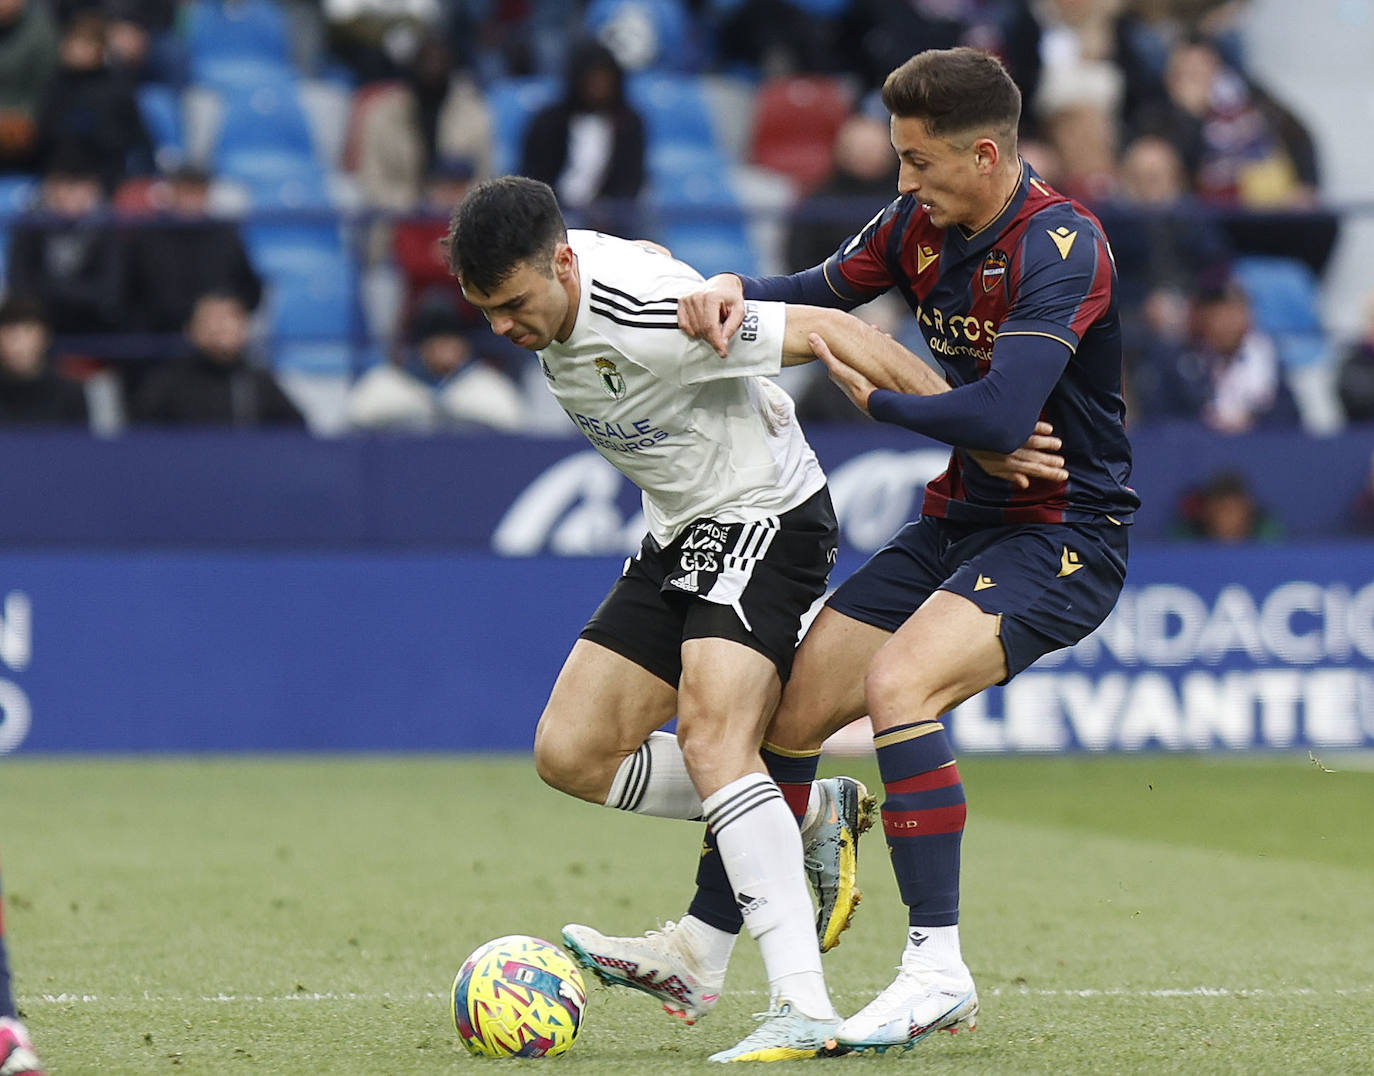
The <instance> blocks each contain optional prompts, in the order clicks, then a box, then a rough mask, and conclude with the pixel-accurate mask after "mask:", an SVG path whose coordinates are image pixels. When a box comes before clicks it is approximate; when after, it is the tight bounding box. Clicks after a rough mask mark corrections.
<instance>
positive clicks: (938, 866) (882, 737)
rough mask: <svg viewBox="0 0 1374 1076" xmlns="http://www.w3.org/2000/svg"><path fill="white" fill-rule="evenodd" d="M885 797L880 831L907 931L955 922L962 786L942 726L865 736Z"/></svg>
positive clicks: (903, 727) (909, 727)
mask: <svg viewBox="0 0 1374 1076" xmlns="http://www.w3.org/2000/svg"><path fill="white" fill-rule="evenodd" d="M873 746H874V747H875V748H876V749H877V751H878V772H879V773H880V774H881V775H882V779H883V789H884V791H885V792H886V795H887V798H886V800H885V801H884V802H883V809H882V812H883V832H884V833H885V834H886V835H887V845H888V848H889V849H890V850H891V852H892V869H893V871H894V872H895V873H896V875H897V888H898V889H899V890H900V891H901V894H902V901H903V903H904V904H906V906H907V910H908V918H909V921H910V923H911V925H912V926H914V927H948V926H954V925H955V924H956V923H958V922H959V846H960V843H961V842H962V840H963V836H964V817H965V814H966V808H965V803H964V785H963V782H962V781H960V779H959V767H958V766H957V765H955V762H954V751H953V749H952V748H951V746H950V742H949V736H948V734H947V733H946V732H945V726H944V725H942V724H941V723H940V722H938V721H921V722H918V723H916V724H914V725H899V726H897V727H896V728H894V729H888V730H887V731H886V732H883V733H880V734H879V735H877V736H874V737H873Z"/></svg>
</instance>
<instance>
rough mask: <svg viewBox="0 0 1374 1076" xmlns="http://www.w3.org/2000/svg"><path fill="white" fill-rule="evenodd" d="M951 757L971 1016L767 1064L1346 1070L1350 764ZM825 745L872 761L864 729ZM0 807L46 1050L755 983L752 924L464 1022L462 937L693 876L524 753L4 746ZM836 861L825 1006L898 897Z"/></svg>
mask: <svg viewBox="0 0 1374 1076" xmlns="http://www.w3.org/2000/svg"><path fill="white" fill-rule="evenodd" d="M960 765H961V769H962V771H963V773H964V777H965V781H966V784H967V785H968V788H969V793H970V800H971V804H970V818H969V829H968V833H967V836H966V838H965V842H964V863H965V869H964V899H963V938H964V948H965V956H966V957H967V959H968V962H969V964H970V966H971V967H972V969H973V971H974V974H975V976H976V978H977V981H978V985H979V990H980V994H981V996H982V1006H983V1007H982V1013H981V1017H980V1026H979V1029H978V1031H977V1032H976V1033H974V1034H972V1035H960V1036H957V1037H953V1038H951V1037H949V1036H937V1037H935V1038H934V1039H932V1040H929V1041H927V1042H924V1043H922V1044H921V1045H919V1046H918V1047H917V1048H916V1050H915V1051H913V1052H912V1053H911V1054H909V1055H905V1056H904V1057H903V1055H899V1054H898V1055H894V1054H888V1055H887V1056H885V1057H877V1056H875V1055H867V1056H865V1057H862V1058H848V1059H844V1060H841V1061H833V1062H819V1061H813V1062H796V1063H791V1064H786V1065H774V1066H771V1067H770V1069H769V1071H770V1072H772V1071H777V1072H786V1071H792V1070H802V1069H805V1070H807V1071H811V1067H812V1066H815V1065H824V1066H830V1067H833V1066H836V1065H840V1066H843V1067H844V1071H850V1072H855V1071H896V1069H894V1068H893V1066H899V1065H910V1066H915V1065H925V1066H929V1065H939V1066H941V1067H942V1070H944V1071H957V1072H959V1073H961V1074H963V1073H970V1074H977V1073H1018V1074H1019V1073H1056V1074H1058V1073H1136V1072H1139V1073H1163V1072H1179V1073H1212V1072H1228V1073H1265V1072H1273V1073H1285V1074H1290V1073H1293V1072H1324V1073H1325V1072H1350V1073H1353V1072H1374V1060H1372V1059H1371V1056H1372V1052H1371V1048H1370V1047H1371V1041H1374V1022H1371V1018H1370V1015H1369V1014H1370V1012H1371V1011H1374V985H1372V983H1371V978H1370V975H1369V968H1370V967H1371V966H1374V930H1371V929H1370V921H1369V914H1370V909H1371V908H1374V825H1371V824H1370V819H1371V818H1374V774H1371V773H1370V772H1367V771H1361V770H1358V769H1347V768H1344V767H1342V765H1341V763H1340V762H1339V761H1331V760H1327V761H1326V765H1325V766H1323V765H1320V764H1317V763H1314V762H1311V761H1309V760H1308V759H1305V758H1303V759H1298V758H1294V757H1289V756H1282V757H1277V756H1271V757H1248V758H1244V759H1221V758H1180V757H1173V756H1144V757H1129V758H1121V757H1099V758H1055V759H1046V758H1017V759H1013V758H981V757H975V758H969V759H966V760H964V761H962V762H961V764H960ZM823 769H824V771H826V772H839V770H841V769H844V770H848V771H849V772H853V773H855V774H856V775H858V776H860V777H862V778H863V779H864V780H866V781H868V782H869V783H870V785H871V786H875V785H876V774H875V772H874V770H873V768H872V765H871V763H868V762H866V761H865V762H862V763H849V762H839V761H831V760H827V762H826V765H825V766H824V767H823ZM1330 770H1335V771H1336V772H1329V771H1330ZM0 819H3V829H2V830H0V853H3V857H4V858H3V863H4V869H5V875H4V881H5V884H6V886H7V889H6V898H5V899H6V905H5V913H6V918H7V929H8V935H9V943H10V946H11V950H12V957H13V962H14V964H15V968H14V971H15V974H16V987H17V991H18V994H19V1000H20V1005H21V1008H22V1009H23V1010H24V1011H25V1012H26V1014H27V1020H28V1022H29V1024H30V1028H31V1030H32V1032H33V1034H34V1038H35V1042H36V1043H37V1045H38V1048H39V1051H40V1054H41V1055H42V1056H43V1058H44V1060H45V1062H46V1063H47V1065H48V1066H49V1069H50V1071H51V1073H52V1074H53V1076H75V1074H80V1073H100V1074H124V1073H131V1074H132V1073H152V1072H156V1073H182V1072H186V1073H243V1072H248V1071H252V1070H256V1069H265V1070H267V1071H271V1072H277V1073H284V1074H290V1076H297V1074H300V1076H304V1074H314V1073H320V1074H325V1073H328V1074H332V1076H347V1074H352V1073H359V1074H362V1073H378V1072H384V1073H398V1074H402V1073H403V1074H411V1073H415V1074H427V1073H449V1072H454V1071H476V1070H477V1069H478V1068H479V1066H490V1065H492V1064H507V1065H514V1066H516V1067H519V1068H525V1067H527V1066H529V1065H546V1066H557V1067H559V1068H560V1070H561V1069H568V1070H575V1071H581V1072H590V1073H597V1072H613V1071H618V1072H627V1073H629V1072H633V1073H636V1074H640V1073H644V1074H652V1073H674V1074H676V1073H692V1072H706V1071H710V1070H711V1069H713V1068H714V1066H709V1067H708V1066H707V1065H706V1063H705V1061H704V1058H705V1057H706V1055H707V1054H708V1053H710V1052H712V1051H713V1050H716V1049H720V1048H722V1047H725V1046H728V1045H730V1044H732V1043H733V1042H735V1041H736V1040H737V1039H738V1038H740V1037H741V1036H743V1035H744V1034H746V1033H747V1032H748V1030H749V1029H750V1028H751V1027H752V1020H751V1017H750V1014H751V1013H752V1012H755V1011H759V1010H762V1009H763V1008H765V1007H766V991H765V989H764V980H763V977H762V969H761V966H760V963H759V961H758V958H757V947H756V946H755V945H754V944H753V942H752V941H750V940H748V939H747V938H746V939H745V940H744V941H742V942H741V944H740V946H739V951H738V953H737V955H736V958H735V962H734V965H733V966H732V968H731V973H730V979H729V982H728V984H727V992H726V996H725V998H724V999H723V1000H722V1001H721V1003H720V1004H719V1005H718V1007H717V1009H716V1011H715V1012H713V1013H712V1015H711V1017H710V1018H709V1019H708V1020H706V1021H704V1022H702V1023H701V1024H699V1025H698V1026H697V1027H695V1028H684V1027H679V1026H677V1025H676V1024H675V1023H674V1022H673V1021H671V1020H669V1019H668V1018H667V1017H666V1016H664V1015H663V1014H662V1013H661V1012H659V1011H658V1010H657V1008H656V1007H655V1006H654V1004H653V1003H652V1002H651V1001H650V1000H649V999H648V998H646V997H644V996H642V995H639V994H636V993H631V992H629V991H624V990H618V991H609V990H607V989H605V988H603V987H601V986H599V985H596V984H591V983H589V991H590V999H589V1007H588V1016H587V1021H586V1024H585V1026H584V1029H583V1033H582V1038H581V1039H580V1040H579V1042H578V1043H577V1044H576V1046H575V1047H574V1048H573V1050H572V1051H571V1053H570V1054H568V1055H567V1056H566V1057H564V1058H561V1059H558V1060H551V1061H528V1062H489V1061H481V1060H478V1059H475V1058H469V1057H468V1056H467V1055H466V1054H465V1053H464V1052H463V1051H462V1049H461V1047H460V1046H459V1045H458V1044H457V1041H456V1038H455V1036H454V1034H453V1032H452V1029H451V1027H450V1026H449V1023H448V1016H447V1013H446V1001H447V990H448V987H449V984H450V982H451V980H452V976H453V974H454V972H455V971H456V970H457V967H458V965H459V964H460V963H461V962H462V959H463V958H464V957H465V956H466V955H467V953H468V952H469V951H470V950H471V949H473V948H475V947H476V946H477V945H478V944H480V943H481V942H483V941H485V940H487V939H489V938H492V937H496V936H498V935H501V934H507V933H532V934H539V935H543V936H545V937H550V938H556V936H557V933H558V930H559V928H560V926H561V925H562V924H563V923H564V922H566V921H570V920H576V921H584V922H591V923H594V924H595V925H597V926H599V927H602V928H603V929H605V928H614V929H617V930H623V931H626V932H630V931H634V932H638V931H640V930H643V929H645V928H646V927H650V926H653V925H654V924H655V922H656V921H657V920H659V919H663V918H669V917H676V916H677V915H678V914H679V913H680V912H681V910H682V909H683V907H685V904H686V900H687V897H688V895H689V892H690V885H691V876H692V872H693V868H694V863H695V859H696V849H697V845H698V840H699V827H698V826H695V825H689V824H682V823H673V822H666V821H660V820H655V819H643V818H638V817H633V816H626V815H622V814H619V813H613V812H609V811H605V810H602V809H598V808H594V807H592V806H589V805H582V804H577V803H574V802H572V801H570V800H567V799H566V798H564V797H561V796H559V795H557V794H555V793H553V792H552V791H550V790H547V789H545V788H544V787H542V786H541V785H540V784H539V783H538V781H537V780H536V779H535V777H534V776H533V773H532V771H531V768H530V766H529V764H528V761H527V760H525V759H509V758H490V759H474V758H434V757H424V758H380V759H314V758H307V759H213V760H200V759H152V760H145V759H139V760H76V761H69V760H49V759H25V758H18V759H8V760H4V761H3V762H0ZM861 880H862V882H863V885H864V888H865V890H866V892H867V894H868V899H867V902H866V903H865V905H864V906H863V908H862V909H861V911H860V914H859V916H858V918H857V919H856V921H855V925H854V927H853V928H852V929H851V930H850V932H849V933H848V934H846V935H845V938H844V941H843V944H842V945H841V946H840V947H839V948H838V949H836V950H835V951H834V952H833V953H831V954H829V955H828V956H827V957H826V970H827V976H828V978H829V980H830V984H831V989H832V992H833V994H834V996H835V1000H836V1003H837V1005H838V1007H839V1008H840V1009H841V1010H842V1011H853V1010H854V1009H857V1008H858V1007H859V1006H860V1005H862V1004H863V1003H864V1002H865V1001H866V1000H867V999H868V998H869V997H870V996H872V994H873V992H875V991H876V990H878V989H880V988H881V987H883V986H884V985H886V983H887V982H888V981H889V979H890V977H891V974H892V968H893V966H894V965H895V963H896V961H897V959H898V954H899V952H900V946H901V940H902V936H903V928H904V924H905V918H904V914H903V912H904V909H902V907H901V906H900V904H899V903H898V900H897V896H896V889H895V885H894V883H893V881H892V878H891V874H890V871H889V869H888V865H887V857H886V855H884V854H883V846H882V839H881V836H880V835H876V834H875V835H872V836H870V837H869V838H868V839H867V840H866V844H865V846H864V852H863V855H862V861H861ZM502 1071H504V1070H502Z"/></svg>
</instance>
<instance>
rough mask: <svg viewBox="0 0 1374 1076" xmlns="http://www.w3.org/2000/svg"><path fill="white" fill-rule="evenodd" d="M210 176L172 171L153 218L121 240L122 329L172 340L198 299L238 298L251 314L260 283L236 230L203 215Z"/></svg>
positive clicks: (188, 169)
mask: <svg viewBox="0 0 1374 1076" xmlns="http://www.w3.org/2000/svg"><path fill="white" fill-rule="evenodd" d="M210 179H211V177H210V174H209V173H208V172H207V171H205V170H204V169H202V168H199V167H197V166H194V165H189V164H188V165H183V166H182V167H180V168H178V169H176V170H175V171H174V172H172V173H171V174H170V175H169V176H168V177H167V178H166V181H165V182H164V183H163V184H161V197H160V198H158V197H156V196H155V197H154V204H155V205H157V204H158V203H159V202H160V203H161V204H160V205H159V206H158V208H159V212H158V213H157V215H156V217H154V218H153V219H151V220H148V221H140V222H137V223H136V224H135V225H134V226H132V227H130V228H129V229H128V230H127V231H126V232H125V266H126V280H125V287H126V291H125V295H126V304H125V313H124V318H123V326H122V327H123V328H125V329H129V330H132V331H136V332H145V333H180V332H181V331H182V330H183V329H185V327H186V324H187V322H188V321H190V318H191V310H192V308H193V307H194V306H195V302H196V300H197V299H198V298H199V297H200V296H201V295H204V294H205V293H206V292H210V291H214V292H224V293H228V294H231V295H235V296H237V297H238V299H239V301H240V302H241V303H243V306H244V308H245V309H247V310H249V311H253V310H256V309H257V306H258V303H259V301H260V300H261V299H262V280H261V279H260V278H259V276H258V274H257V272H256V270H254V268H253V264H252V262H251V260H250V259H249V257H248V251H247V249H246V248H245V247H244V245H243V239H242V237H241V236H240V235H239V228H238V225H237V224H235V223H234V222H232V221H229V220H224V219H221V218H217V217H213V216H211V215H210V214H209V211H208V205H209V197H210Z"/></svg>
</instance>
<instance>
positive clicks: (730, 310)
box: [677, 273, 744, 359]
mask: <svg viewBox="0 0 1374 1076" xmlns="http://www.w3.org/2000/svg"><path fill="white" fill-rule="evenodd" d="M743 320H744V284H743V282H742V281H741V280H740V278H739V277H737V276H736V275H735V274H734V273H718V274H716V275H715V276H713V277H711V278H710V279H708V280H707V281H706V286H705V287H704V288H702V289H701V290H700V291H693V292H689V293H688V294H686V295H684V296H682V297H681V298H680V299H678V301H677V327H678V328H679V329H681V330H682V331H683V332H685V333H686V334H687V335H688V336H690V337H692V339H694V340H705V341H706V342H707V343H708V344H710V345H711V346H712V347H713V348H715V349H716V354H717V355H719V356H720V357H721V358H722V359H723V358H725V356H726V354H727V353H728V351H729V347H730V337H732V336H734V335H735V330H736V329H738V328H739V326H740V322H742V321H743Z"/></svg>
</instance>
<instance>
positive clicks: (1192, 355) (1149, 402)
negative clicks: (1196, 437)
mask: <svg viewBox="0 0 1374 1076" xmlns="http://www.w3.org/2000/svg"><path fill="white" fill-rule="evenodd" d="M1137 391H1138V392H1139V397H1140V400H1141V403H1142V405H1143V407H1144V409H1145V413H1146V417H1147V418H1149V419H1150V420H1151V421H1160V420H1167V419H1183V420H1195V421H1201V422H1203V423H1205V424H1206V425H1207V426H1209V427H1210V428H1212V429H1214V430H1217V431H1218V432H1221V433H1242V432H1244V431H1246V430H1251V429H1261V428H1267V429H1281V428H1292V427H1296V426H1297V425H1298V410H1297V405H1296V403H1295V401H1294V399H1293V395H1292V393H1291V392H1290V391H1289V388H1288V385H1287V384H1286V383H1285V381H1284V377H1283V370H1282V368H1281V367H1280V365H1279V357H1278V349H1277V347H1276V346H1275V343H1274V340H1273V338H1272V337H1270V336H1269V335H1268V334H1267V333H1265V332H1263V331H1262V330H1260V329H1259V328H1257V327H1256V326H1255V324H1254V322H1253V320H1252V318H1251V314H1250V302H1249V300H1248V299H1247V298H1246V295H1245V292H1244V291H1243V290H1242V289H1241V287H1240V286H1239V285H1238V284H1237V283H1235V282H1234V281H1232V280H1225V281H1217V282H1215V283H1209V284H1208V285H1206V286H1204V288H1203V289H1202V290H1201V291H1200V292H1199V293H1198V295H1197V297H1196V299H1195V300H1194V302H1193V310H1192V317H1191V331H1190V333H1189V338H1188V340H1187V342H1186V343H1185V344H1184V345H1183V346H1182V347H1181V348H1178V349H1176V350H1172V349H1168V348H1164V347H1162V348H1161V350H1160V352H1159V353H1157V354H1156V355H1154V356H1152V357H1151V359H1150V362H1149V364H1148V365H1147V366H1146V367H1145V369H1143V370H1142V371H1141V372H1140V377H1139V378H1138V379H1137Z"/></svg>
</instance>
